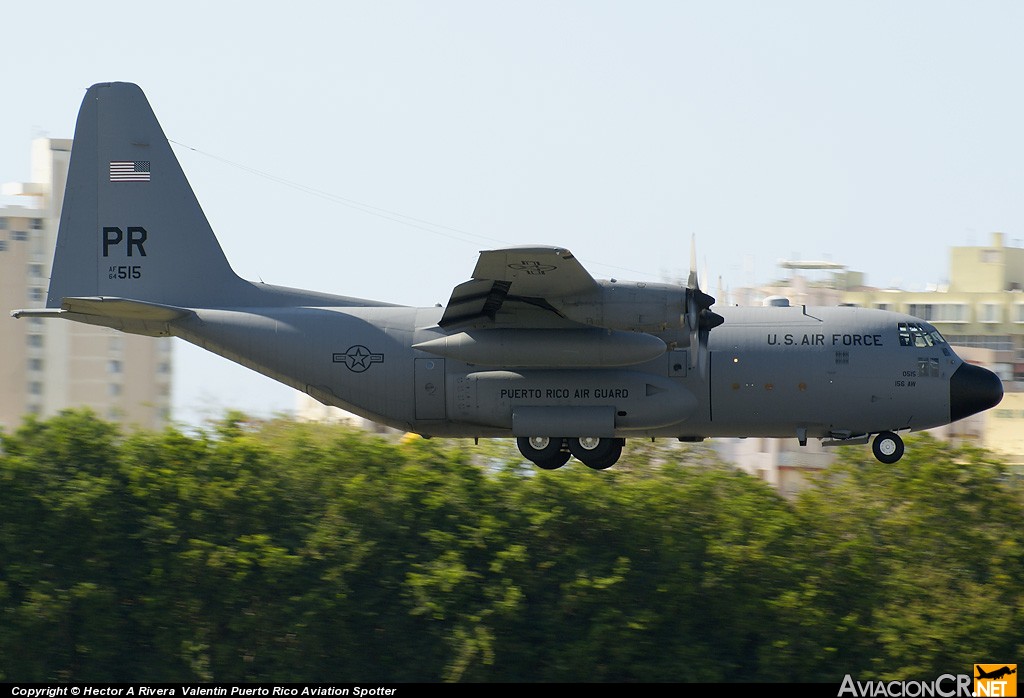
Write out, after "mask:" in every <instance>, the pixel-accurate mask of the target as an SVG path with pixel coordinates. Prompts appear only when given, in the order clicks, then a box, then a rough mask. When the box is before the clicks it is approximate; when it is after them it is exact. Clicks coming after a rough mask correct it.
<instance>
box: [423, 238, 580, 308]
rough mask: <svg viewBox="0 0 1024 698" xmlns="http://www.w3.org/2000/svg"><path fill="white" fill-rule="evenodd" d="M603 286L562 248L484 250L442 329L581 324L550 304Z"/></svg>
mask: <svg viewBox="0 0 1024 698" xmlns="http://www.w3.org/2000/svg"><path fill="white" fill-rule="evenodd" d="M598 288H599V286H598V284H597V282H596V281H595V280H594V277H592V276H591V275H590V273H589V272H588V271H587V270H586V269H584V268H583V265H582V264H580V263H579V261H578V260H577V259H576V258H575V257H574V256H573V254H572V252H570V251H569V250H566V249H564V248H561V247H510V248H507V249H502V250H484V251H483V252H481V253H480V259H479V260H477V263H476V268H475V269H474V270H473V278H472V280H470V281H466V282H465V283H462V284H459V285H458V286H456V287H455V290H454V291H452V296H451V298H450V299H449V300H448V306H447V307H446V308H445V310H444V315H443V316H442V317H441V321H440V322H439V323H438V324H439V325H440V326H441V327H451V326H455V325H466V326H473V327H484V326H492V325H493V324H495V323H496V322H498V318H499V313H501V314H502V315H503V316H505V318H506V320H507V321H506V322H503V323H499V324H504V325H506V326H507V325H517V326H523V327H527V326H537V325H538V324H540V325H544V326H552V327H565V326H576V324H577V323H574V322H572V321H570V320H567V319H565V318H564V317H562V315H561V313H559V312H558V311H557V310H556V309H555V308H554V307H552V305H551V304H550V303H549V302H548V299H550V298H560V297H563V296H574V295H579V294H585V293H588V292H590V291H595V290H597V289H598Z"/></svg>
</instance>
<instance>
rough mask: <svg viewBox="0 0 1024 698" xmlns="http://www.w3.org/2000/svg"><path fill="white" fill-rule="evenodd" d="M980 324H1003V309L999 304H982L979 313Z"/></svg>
mask: <svg viewBox="0 0 1024 698" xmlns="http://www.w3.org/2000/svg"><path fill="white" fill-rule="evenodd" d="M978 321H979V322H1002V321H1003V308H1002V306H1001V305H1000V304H999V303H982V304H981V308H980V312H979V313H978Z"/></svg>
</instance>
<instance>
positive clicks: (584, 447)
mask: <svg viewBox="0 0 1024 698" xmlns="http://www.w3.org/2000/svg"><path fill="white" fill-rule="evenodd" d="M623 444H625V440H624V439H600V438H594V437H592V436H581V437H580V438H578V439H569V452H570V453H572V455H573V456H575V457H576V460H578V461H580V462H581V463H583V464H584V465H586V466H587V467H588V468H593V469H594V470H604V469H606V468H610V467H612V466H613V465H615V463H616V462H618V460H619V456H621V455H622V446H623Z"/></svg>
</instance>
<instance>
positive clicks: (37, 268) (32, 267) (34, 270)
mask: <svg viewBox="0 0 1024 698" xmlns="http://www.w3.org/2000/svg"><path fill="white" fill-rule="evenodd" d="M28 275H29V276H33V277H35V278H37V279H39V278H42V276H43V265H42V264H29V265H28Z"/></svg>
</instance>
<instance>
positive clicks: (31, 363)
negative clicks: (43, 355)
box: [28, 359, 43, 371]
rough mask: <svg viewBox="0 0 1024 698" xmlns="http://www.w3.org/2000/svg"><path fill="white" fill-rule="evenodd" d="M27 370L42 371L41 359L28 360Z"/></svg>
mask: <svg viewBox="0 0 1024 698" xmlns="http://www.w3.org/2000/svg"><path fill="white" fill-rule="evenodd" d="M28 370H29V371H42V370H43V360H42V359H29V360H28Z"/></svg>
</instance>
